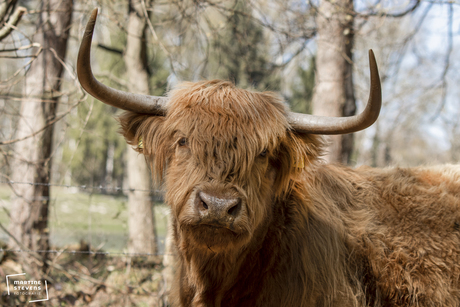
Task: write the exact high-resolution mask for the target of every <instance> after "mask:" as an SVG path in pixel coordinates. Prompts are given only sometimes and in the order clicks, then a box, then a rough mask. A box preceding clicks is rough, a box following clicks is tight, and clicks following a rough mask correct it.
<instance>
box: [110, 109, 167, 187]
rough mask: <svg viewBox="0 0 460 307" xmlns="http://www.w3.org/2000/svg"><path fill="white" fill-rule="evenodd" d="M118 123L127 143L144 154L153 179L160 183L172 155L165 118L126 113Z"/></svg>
mask: <svg viewBox="0 0 460 307" xmlns="http://www.w3.org/2000/svg"><path fill="white" fill-rule="evenodd" d="M118 121H119V122H120V125H121V129H120V133H121V134H122V135H123V136H124V137H125V139H126V142H127V143H128V144H129V145H131V146H133V149H134V150H136V151H137V152H139V153H142V154H144V156H145V157H146V159H147V161H148V162H149V163H150V169H151V170H152V175H153V179H154V180H155V181H156V182H160V181H161V180H162V179H163V178H162V177H163V175H164V172H165V168H166V165H167V161H168V159H169V155H170V146H168V142H167V139H168V138H167V131H166V130H165V129H164V122H165V117H163V116H152V115H145V114H137V113H133V112H125V113H123V114H122V115H121V116H120V117H119V118H118Z"/></svg>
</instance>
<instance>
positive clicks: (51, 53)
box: [9, 0, 73, 275]
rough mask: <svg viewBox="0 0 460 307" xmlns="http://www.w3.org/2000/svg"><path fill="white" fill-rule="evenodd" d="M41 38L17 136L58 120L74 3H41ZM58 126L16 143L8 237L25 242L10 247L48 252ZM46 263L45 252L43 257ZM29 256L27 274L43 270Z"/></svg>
mask: <svg viewBox="0 0 460 307" xmlns="http://www.w3.org/2000/svg"><path fill="white" fill-rule="evenodd" d="M41 5H42V7H41V10H42V13H41V14H40V17H39V20H38V28H37V32H36V33H37V34H36V36H35V37H34V40H35V41H36V42H38V43H40V44H41V46H42V47H43V51H42V53H41V54H40V55H39V56H38V58H37V59H36V60H35V61H34V62H33V63H32V64H31V66H30V69H29V71H28V72H27V74H26V77H25V86H24V100H23V102H22V105H21V113H20V116H21V117H20V119H19V122H18V129H17V137H18V138H22V137H25V136H28V135H30V134H32V133H34V132H36V131H38V130H39V129H41V128H42V127H45V126H46V125H48V124H49V123H50V122H51V121H53V119H54V118H55V116H56V110H57V107H58V102H59V94H60V93H59V91H60V87H61V76H62V72H63V68H64V67H63V66H62V64H61V62H60V60H61V61H63V60H64V58H65V54H66V50H67V39H68V37H69V30H70V23H71V17H72V9H73V2H72V1H71V0H47V1H42V2H41ZM53 130H54V126H53V125H50V126H48V127H47V128H46V129H45V130H44V131H42V132H40V133H38V134H36V135H35V136H33V137H30V138H28V139H26V140H24V141H21V142H18V143H16V144H15V146H14V149H15V154H16V158H15V161H14V163H12V165H13V166H12V179H13V181H15V182H21V183H22V182H24V183H30V184H14V185H13V190H14V196H13V199H12V210H11V222H10V232H11V234H12V235H13V236H14V237H15V238H16V239H17V240H18V241H19V242H20V243H21V245H20V246H18V244H17V243H16V242H15V241H14V240H13V239H11V240H10V242H9V244H10V246H11V247H12V248H20V249H23V248H26V249H30V250H48V249H49V229H48V206H49V197H50V187H49V186H48V185H47V184H48V183H49V182H50V180H51V178H50V175H51V162H52V146H53V132H54V131H53ZM41 255H42V256H43V258H44V259H46V258H47V254H46V253H42V254H41ZM31 258H32V257H31V256H30V255H28V254H22V253H20V259H21V261H22V262H23V265H24V267H25V269H26V271H28V273H29V274H34V275H37V274H39V270H40V269H41V270H45V269H46V265H44V266H43V267H41V268H40V267H39V266H37V265H36V264H33V263H31V262H30V260H31Z"/></svg>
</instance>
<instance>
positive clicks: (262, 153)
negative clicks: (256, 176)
mask: <svg viewBox="0 0 460 307" xmlns="http://www.w3.org/2000/svg"><path fill="white" fill-rule="evenodd" d="M267 153H268V151H267V149H264V150H263V151H262V152H261V153H260V154H259V156H260V157H265V156H266V155H267Z"/></svg>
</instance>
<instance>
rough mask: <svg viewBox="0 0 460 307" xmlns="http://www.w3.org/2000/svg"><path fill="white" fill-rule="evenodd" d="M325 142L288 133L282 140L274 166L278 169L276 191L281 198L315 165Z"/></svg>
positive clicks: (317, 137)
mask: <svg viewBox="0 0 460 307" xmlns="http://www.w3.org/2000/svg"><path fill="white" fill-rule="evenodd" d="M323 148H324V141H323V138H322V137H321V136H318V135H313V134H304V133H297V132H295V131H292V130H288V131H287V132H286V136H285V137H284V138H283V139H282V140H281V142H280V144H279V147H278V153H277V155H276V159H275V160H274V163H273V166H274V167H275V168H276V169H277V175H276V181H275V185H276V190H277V195H279V196H281V195H283V194H285V193H287V192H289V190H290V189H291V188H292V184H293V180H292V179H295V178H296V177H297V176H299V175H300V174H301V173H302V171H303V169H305V168H307V167H309V166H310V165H312V164H314V163H315V162H316V161H317V160H318V159H319V158H320V156H321V155H322V152H323Z"/></svg>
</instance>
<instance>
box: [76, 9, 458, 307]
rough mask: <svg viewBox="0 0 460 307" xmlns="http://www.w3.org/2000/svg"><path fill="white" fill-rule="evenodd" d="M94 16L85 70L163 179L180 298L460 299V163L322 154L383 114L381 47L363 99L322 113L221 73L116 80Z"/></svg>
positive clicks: (326, 302) (84, 76) (180, 302)
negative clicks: (344, 160) (354, 108)
mask: <svg viewBox="0 0 460 307" xmlns="http://www.w3.org/2000/svg"><path fill="white" fill-rule="evenodd" d="M95 19H96V11H95V12H93V15H92V17H91V20H90V22H89V23H88V26H87V32H86V33H85V37H84V39H83V42H82V46H81V49H80V53H79V58H78V76H79V79H80V82H81V84H82V86H83V87H84V88H85V89H86V90H87V91H88V92H89V93H90V94H91V95H93V96H95V97H96V98H98V99H99V100H101V101H103V102H105V103H108V104H110V105H114V106H116V107H118V108H121V109H124V110H126V111H127V112H126V113H124V114H123V115H122V116H121V117H120V122H121V127H122V131H123V135H124V137H125V138H126V140H127V142H128V143H129V144H131V145H133V147H134V148H135V149H136V150H138V151H139V152H140V153H142V154H144V155H145V157H146V158H147V159H148V161H150V163H151V166H152V169H153V173H154V174H155V176H156V178H157V179H158V180H164V183H165V189H166V195H165V200H166V202H167V203H168V204H169V206H170V207H171V211H172V214H171V218H172V223H173V229H174V242H175V246H176V248H177V258H178V259H177V262H178V263H177V268H176V270H177V276H176V279H175V284H174V285H173V289H172V290H171V301H172V304H173V306H222V307H223V306H264V307H266V306H460V292H459V278H460V196H459V195H460V167H459V166H454V165H447V166H441V167H432V168H429V167H419V168H413V169H404V168H388V169H372V168H368V167H360V168H357V169H351V168H347V167H343V166H339V165H325V164H323V163H322V162H321V159H320V158H321V154H322V150H323V148H324V143H323V139H322V137H321V136H320V135H321V134H339V133H350V132H354V131H358V130H362V129H365V128H366V127H368V126H369V125H371V124H372V123H373V122H374V121H375V120H376V119H377V117H378V113H379V110H380V105H381V93H380V81H379V77H378V71H377V66H376V64H375V60H374V58H373V54H372V52H370V67H371V91H370V98H369V102H368V105H367V107H366V109H365V110H364V111H363V113H361V114H360V115H357V116H354V117H349V118H348V117H347V118H327V117H326V118H323V117H315V116H311V115H310V116H309V115H303V114H296V113H292V112H290V111H289V110H288V109H287V107H286V106H285V104H284V103H283V101H282V99H281V98H280V97H279V96H278V95H276V94H274V93H270V92H262V93H260V92H253V91H249V90H243V89H239V88H236V87H235V86H234V85H233V84H232V83H230V82H226V81H219V80H214V81H204V82H197V83H184V84H182V85H180V86H178V87H177V88H176V89H175V90H173V91H171V92H170V94H169V96H168V97H167V98H164V97H151V96H143V95H135V94H130V93H124V92H120V91H117V90H114V89H111V88H108V87H106V86H104V85H103V84H101V83H99V82H98V81H97V80H95V79H94V77H93V75H92V73H91V68H90V66H89V57H90V45H91V37H92V32H93V29H94V24H95ZM140 141H142V146H140V145H139V144H140Z"/></svg>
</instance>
